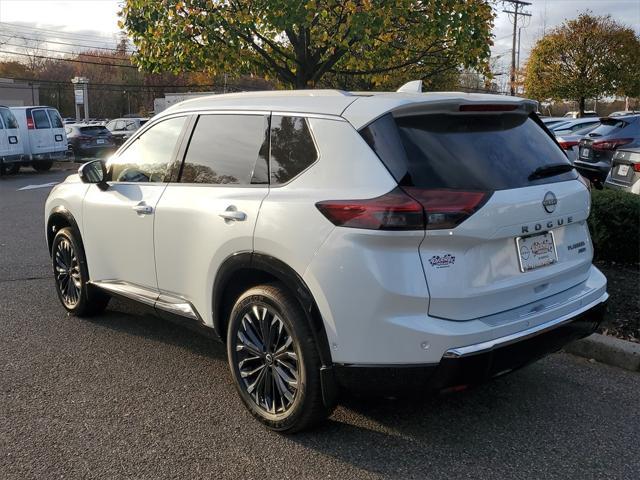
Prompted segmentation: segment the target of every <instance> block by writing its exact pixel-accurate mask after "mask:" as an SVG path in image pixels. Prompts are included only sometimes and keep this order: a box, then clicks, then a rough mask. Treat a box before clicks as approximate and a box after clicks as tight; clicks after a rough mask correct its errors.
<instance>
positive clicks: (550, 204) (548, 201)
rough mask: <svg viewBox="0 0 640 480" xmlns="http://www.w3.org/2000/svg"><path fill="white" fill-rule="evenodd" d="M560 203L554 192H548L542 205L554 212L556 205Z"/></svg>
mask: <svg viewBox="0 0 640 480" xmlns="http://www.w3.org/2000/svg"><path fill="white" fill-rule="evenodd" d="M557 204H558V199H557V198H556V196H555V195H554V194H553V192H547V193H545V194H544V199H543V200H542V206H543V207H544V209H545V210H546V211H547V213H553V211H554V210H555V209H556V205H557Z"/></svg>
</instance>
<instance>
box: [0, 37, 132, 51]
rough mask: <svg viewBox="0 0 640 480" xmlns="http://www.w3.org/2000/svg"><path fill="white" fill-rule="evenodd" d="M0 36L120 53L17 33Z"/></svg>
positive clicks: (112, 49) (108, 48)
mask: <svg viewBox="0 0 640 480" xmlns="http://www.w3.org/2000/svg"><path fill="white" fill-rule="evenodd" d="M0 35H2V36H5V37H8V38H9V39H11V38H21V39H23V40H31V41H34V42H42V43H53V44H56V45H69V46H72V47H82V48H93V49H95V50H108V51H111V52H120V51H121V50H120V49H118V48H111V47H97V46H94V45H83V44H80V43H68V42H58V41H56V40H48V39H45V38H33V37H25V36H24V35H22V34H21V33H19V32H16V35H10V34H7V33H0Z"/></svg>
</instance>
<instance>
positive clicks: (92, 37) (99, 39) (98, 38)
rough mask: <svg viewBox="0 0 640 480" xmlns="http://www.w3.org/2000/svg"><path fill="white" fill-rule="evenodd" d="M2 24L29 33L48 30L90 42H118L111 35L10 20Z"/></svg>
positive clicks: (1, 23)
mask: <svg viewBox="0 0 640 480" xmlns="http://www.w3.org/2000/svg"><path fill="white" fill-rule="evenodd" d="M0 25H2V26H3V27H5V28H12V29H14V30H21V31H27V32H29V33H33V31H34V30H35V31H39V32H47V33H49V34H51V33H54V34H56V35H58V36H60V37H63V38H64V37H70V38H75V39H82V38H84V39H86V41H88V42H93V43H102V44H107V43H112V42H114V43H115V42H116V40H115V39H110V38H109V37H106V36H104V35H85V34H81V33H74V32H65V31H60V30H51V29H47V28H39V27H32V26H26V25H25V26H23V25H18V24H15V23H9V22H0Z"/></svg>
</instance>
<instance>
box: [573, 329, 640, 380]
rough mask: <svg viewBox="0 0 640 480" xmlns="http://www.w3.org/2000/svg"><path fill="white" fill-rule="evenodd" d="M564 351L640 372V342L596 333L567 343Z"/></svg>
mask: <svg viewBox="0 0 640 480" xmlns="http://www.w3.org/2000/svg"><path fill="white" fill-rule="evenodd" d="M564 351H565V352H567V353H571V354H573V355H577V356H579V357H585V358H589V359H594V360H596V361H598V362H600V363H605V364H607V365H612V366H614V367H619V368H624V369H625V370H631V371H632V372H640V343H634V342H629V341H627V340H620V339H619V338H615V337H610V336H608V335H601V334H599V333H594V334H593V335H591V336H589V337H586V338H583V339H582V340H577V341H575V342H573V343H570V344H568V345H566V346H565V347H564Z"/></svg>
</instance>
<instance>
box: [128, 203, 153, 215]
mask: <svg viewBox="0 0 640 480" xmlns="http://www.w3.org/2000/svg"><path fill="white" fill-rule="evenodd" d="M133 211H134V212H136V213H137V214H138V215H151V214H152V213H153V207H152V206H151V205H145V204H140V203H139V204H138V205H136V206H134V207H133Z"/></svg>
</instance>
